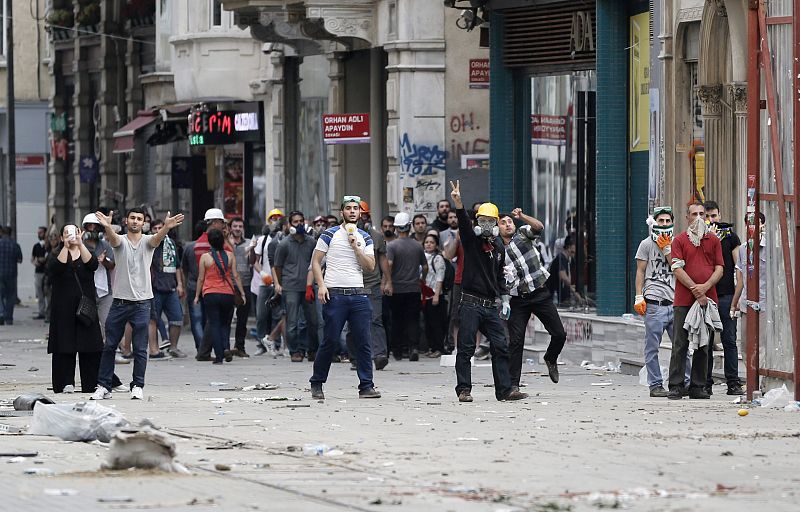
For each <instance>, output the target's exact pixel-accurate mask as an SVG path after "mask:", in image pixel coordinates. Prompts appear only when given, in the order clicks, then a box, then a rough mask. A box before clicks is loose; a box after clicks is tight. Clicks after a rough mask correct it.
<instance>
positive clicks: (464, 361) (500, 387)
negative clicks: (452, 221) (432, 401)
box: [450, 181, 528, 402]
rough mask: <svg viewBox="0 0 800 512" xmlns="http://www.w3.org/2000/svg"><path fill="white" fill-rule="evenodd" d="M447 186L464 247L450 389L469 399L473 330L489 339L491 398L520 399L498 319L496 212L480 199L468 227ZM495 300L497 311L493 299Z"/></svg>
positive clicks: (500, 279) (500, 274) (506, 304)
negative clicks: (454, 360)
mask: <svg viewBox="0 0 800 512" xmlns="http://www.w3.org/2000/svg"><path fill="white" fill-rule="evenodd" d="M450 185H451V186H452V187H453V190H452V192H451V193H450V197H452V199H453V204H454V205H455V207H456V215H457V216H458V231H459V235H460V236H461V244H462V246H463V249H464V273H463V277H462V280H461V297H454V300H459V301H460V307H459V308H458V315H459V322H460V327H459V330H458V352H457V354H456V380H457V384H456V394H457V395H458V401H459V402H472V362H471V361H470V360H471V358H472V356H473V355H474V354H475V336H476V334H477V333H478V331H480V332H482V333H484V334H485V335H486V337H487V338H488V339H489V349H490V351H491V354H492V375H493V376H494V392H495V398H497V400H500V401H503V400H521V399H523V398H527V397H528V395H527V394H525V393H521V392H520V391H518V390H516V389H514V388H512V387H511V375H510V372H509V359H508V337H507V336H506V333H505V328H504V326H503V323H502V322H501V321H500V319H501V318H502V319H504V320H508V318H509V316H510V315H511V305H510V300H511V297H510V296H509V291H508V288H507V286H506V279H505V273H504V270H503V268H504V266H505V248H504V247H503V244H502V243H501V242H500V241H499V240H498V239H497V235H498V234H499V232H500V230H499V228H498V226H497V222H498V220H499V217H500V213H499V212H498V210H497V206H495V205H494V204H492V203H483V204H482V205H481V206H480V207H479V208H478V211H477V213H476V217H477V219H476V220H477V222H476V225H475V227H474V228H473V226H472V223H471V222H470V219H469V216H468V215H467V212H466V211H465V210H464V203H463V202H462V201H461V186H460V183H459V182H458V181H456V182H455V183H453V182H452V181H451V182H450ZM498 299H499V300H500V302H501V310H500V311H499V312H498V308H497V301H498Z"/></svg>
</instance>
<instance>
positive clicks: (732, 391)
mask: <svg viewBox="0 0 800 512" xmlns="http://www.w3.org/2000/svg"><path fill="white" fill-rule="evenodd" d="M65 393H66V391H65ZM727 394H729V395H737V396H739V395H744V389H742V385H741V384H731V385H729V386H728V393H727Z"/></svg>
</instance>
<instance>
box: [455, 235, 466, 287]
mask: <svg viewBox="0 0 800 512" xmlns="http://www.w3.org/2000/svg"><path fill="white" fill-rule="evenodd" d="M456 258H458V261H457V264H456V277H455V279H453V283H454V284H459V285H460V284H461V277H462V276H463V275H464V246H463V245H461V242H460V241H459V242H458V247H456Z"/></svg>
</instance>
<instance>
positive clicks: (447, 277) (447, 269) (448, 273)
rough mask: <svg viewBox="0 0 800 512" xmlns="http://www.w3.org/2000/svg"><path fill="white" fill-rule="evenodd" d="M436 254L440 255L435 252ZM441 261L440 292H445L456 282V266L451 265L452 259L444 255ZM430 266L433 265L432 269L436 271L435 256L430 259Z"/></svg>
mask: <svg viewBox="0 0 800 512" xmlns="http://www.w3.org/2000/svg"><path fill="white" fill-rule="evenodd" d="M437 256H441V255H438V254H437ZM442 261H444V282H443V283H442V292H443V293H446V292H449V291H450V290H452V289H453V285H454V284H455V282H456V267H455V265H453V262H452V261H449V260H448V259H447V258H445V257H444V256H442ZM431 266H432V267H433V271H434V272H436V256H434V257H433V259H432V260H431Z"/></svg>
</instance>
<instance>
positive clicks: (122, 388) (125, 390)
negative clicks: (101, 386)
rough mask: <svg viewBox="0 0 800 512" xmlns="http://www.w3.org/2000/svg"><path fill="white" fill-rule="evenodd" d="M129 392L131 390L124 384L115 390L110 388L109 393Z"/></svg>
mask: <svg viewBox="0 0 800 512" xmlns="http://www.w3.org/2000/svg"><path fill="white" fill-rule="evenodd" d="M130 390H131V389H130V388H129V387H128V386H126V385H125V384H120V385H119V386H117V387H115V388H111V391H113V392H114V393H129V392H130Z"/></svg>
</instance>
